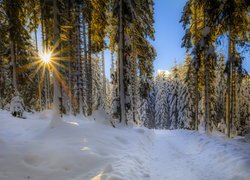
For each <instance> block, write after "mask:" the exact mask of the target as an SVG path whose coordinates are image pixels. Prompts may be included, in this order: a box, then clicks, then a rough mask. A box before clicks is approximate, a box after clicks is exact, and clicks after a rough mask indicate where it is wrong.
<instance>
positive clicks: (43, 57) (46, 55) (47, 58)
mask: <svg viewBox="0 0 250 180" xmlns="http://www.w3.org/2000/svg"><path fill="white" fill-rule="evenodd" d="M51 55H52V52H43V53H40V54H39V56H40V58H41V60H42V61H43V62H44V63H45V64H48V63H50V61H51Z"/></svg>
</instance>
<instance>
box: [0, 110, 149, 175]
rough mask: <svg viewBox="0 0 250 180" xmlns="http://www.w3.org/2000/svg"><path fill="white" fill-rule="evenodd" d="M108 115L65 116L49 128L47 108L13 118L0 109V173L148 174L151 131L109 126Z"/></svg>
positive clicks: (101, 113)
mask: <svg viewBox="0 0 250 180" xmlns="http://www.w3.org/2000/svg"><path fill="white" fill-rule="evenodd" d="M108 118H109V117H108V116H107V115H105V114H104V113H103V112H102V111H99V112H96V113H95V114H94V115H93V116H92V117H89V118H88V119H86V118H84V117H73V116H67V117H65V118H63V123H60V124H59V125H57V126H56V127H55V128H50V126H49V125H50V120H51V112H42V113H35V114H28V115H27V119H25V120H24V119H21V120H20V119H18V120H17V119H16V118H14V117H12V116H11V115H9V113H8V112H5V111H0V123H1V126H0V145H1V148H0V179H1V180H17V179H18V180H19V179H34V180H44V179H53V180H69V179H70V180H85V179H86V180H88V179H94V180H100V179H102V180H118V179H122V180H131V179H143V180H144V179H146V180H147V179H150V174H149V172H150V171H149V162H150V161H149V159H150V151H149V150H150V149H151V146H152V132H151V131H149V130H147V129H142V128H126V127H120V128H113V127H112V126H111V125H110V122H106V120H108ZM94 119H95V120H94Z"/></svg>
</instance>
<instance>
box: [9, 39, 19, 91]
mask: <svg viewBox="0 0 250 180" xmlns="http://www.w3.org/2000/svg"><path fill="white" fill-rule="evenodd" d="M10 51H11V64H12V84H13V87H14V91H15V93H17V92H18V89H17V79H16V78H17V76H16V48H15V42H14V41H13V40H11V43H10Z"/></svg>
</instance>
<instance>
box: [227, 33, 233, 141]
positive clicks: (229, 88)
mask: <svg viewBox="0 0 250 180" xmlns="http://www.w3.org/2000/svg"><path fill="white" fill-rule="evenodd" d="M228 36H229V37H228V63H229V71H228V77H227V137H228V138H230V134H231V126H232V111H231V108H232V107H231V106H232V104H231V97H232V96H231V94H232V91H231V79H232V77H231V76H232V61H231V59H232V54H231V32H230V30H229V35H228Z"/></svg>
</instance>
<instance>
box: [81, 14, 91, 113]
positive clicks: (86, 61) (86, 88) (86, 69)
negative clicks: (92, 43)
mask: <svg viewBox="0 0 250 180" xmlns="http://www.w3.org/2000/svg"><path fill="white" fill-rule="evenodd" d="M82 25H83V50H84V71H85V74H84V91H83V96H84V114H85V115H88V109H89V108H88V106H89V105H88V83H87V82H88V79H87V78H88V52H87V34H86V19H85V17H83V19H82ZM85 106H86V107H85Z"/></svg>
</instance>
